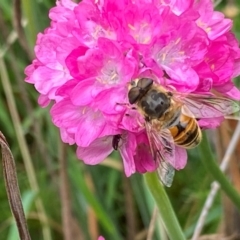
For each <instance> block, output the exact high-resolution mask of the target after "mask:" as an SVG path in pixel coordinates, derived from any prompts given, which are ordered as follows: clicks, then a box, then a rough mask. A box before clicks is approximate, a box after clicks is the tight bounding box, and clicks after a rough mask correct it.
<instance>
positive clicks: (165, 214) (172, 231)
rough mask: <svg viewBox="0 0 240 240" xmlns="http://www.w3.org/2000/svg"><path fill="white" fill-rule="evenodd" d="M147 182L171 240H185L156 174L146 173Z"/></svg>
mask: <svg viewBox="0 0 240 240" xmlns="http://www.w3.org/2000/svg"><path fill="white" fill-rule="evenodd" d="M144 176H145V180H146V182H147V184H148V187H149V189H150V191H151V193H152V195H153V197H154V199H155V201H156V203H157V206H158V209H159V212H160V215H161V217H162V220H163V222H164V225H165V228H166V230H167V232H168V236H169V238H170V239H171V240H176V239H177V240H185V236H184V234H183V232H182V230H181V227H180V225H179V223H178V220H177V218H176V215H175V213H174V211H173V209H172V206H171V203H170V201H169V198H168V196H167V194H166V192H165V190H164V187H163V185H162V184H160V183H159V180H158V178H157V175H156V173H146V174H145V175H144Z"/></svg>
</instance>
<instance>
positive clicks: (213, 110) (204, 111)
mask: <svg viewBox="0 0 240 240" xmlns="http://www.w3.org/2000/svg"><path fill="white" fill-rule="evenodd" d="M173 99H174V100H175V101H176V102H179V101H180V102H182V103H183V104H184V105H185V106H186V107H187V108H186V107H185V108H184V105H183V108H182V111H183V114H185V115H187V116H190V117H194V118H213V117H223V116H227V115H230V114H232V113H234V112H237V111H239V110H240V107H239V105H238V104H237V103H236V102H234V101H233V100H231V99H228V98H222V97H217V96H214V95H204V94H186V95H184V94H180V93H174V96H173Z"/></svg>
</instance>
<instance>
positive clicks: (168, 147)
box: [145, 122, 175, 187]
mask: <svg viewBox="0 0 240 240" xmlns="http://www.w3.org/2000/svg"><path fill="white" fill-rule="evenodd" d="M145 125H146V132H147V135H148V140H149V145H150V149H151V153H152V157H153V159H154V160H155V161H156V164H158V168H157V173H158V177H159V179H160V180H161V182H162V183H163V184H164V185H165V186H167V187H170V186H171V185H172V181H173V177H174V173H175V169H174V167H173V166H174V164H175V144H174V141H173V138H172V135H171V133H170V131H169V130H168V129H162V130H161V131H157V130H156V129H155V128H154V126H153V125H152V124H151V123H150V122H146V123H145Z"/></svg>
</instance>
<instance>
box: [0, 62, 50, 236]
mask: <svg viewBox="0 0 240 240" xmlns="http://www.w3.org/2000/svg"><path fill="white" fill-rule="evenodd" d="M0 74H1V75H0V76H1V79H2V84H3V89H4V92H5V95H6V99H7V102H8V106H9V111H10V114H11V118H12V121H13V126H14V129H15V131H16V137H17V141H18V144H19V148H20V151H21V154H22V157H23V162H24V166H25V168H26V172H27V177H28V181H29V184H30V187H31V189H32V190H33V191H35V192H37V193H38V192H39V186H38V182H37V178H36V173H35V170H34V167H33V164H32V160H31V157H30V153H29V150H28V147H27V143H26V140H25V138H24V133H23V130H22V127H21V122H20V117H19V115H18V111H17V108H16V104H15V101H14V95H13V91H12V88H11V84H10V80H9V77H8V74H7V69H6V65H5V62H4V60H3V58H1V57H0ZM36 208H37V211H38V213H39V214H40V215H42V218H40V219H42V221H41V224H42V228H43V237H44V239H45V240H51V239H52V237H51V231H50V228H49V226H48V224H47V222H48V219H47V215H46V212H45V209H44V206H43V203H42V201H41V199H40V198H38V199H37V200H36Z"/></svg>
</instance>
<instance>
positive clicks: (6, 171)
mask: <svg viewBox="0 0 240 240" xmlns="http://www.w3.org/2000/svg"><path fill="white" fill-rule="evenodd" d="M0 145H1V150H2V163H3V176H4V180H5V185H6V190H7V196H8V201H9V204H10V208H11V211H12V214H13V216H14V218H15V220H16V223H17V228H18V232H19V236H20V239H21V240H30V239H31V237H30V234H29V231H28V227H27V222H26V218H25V215H24V211H23V206H22V201H21V196H20V190H19V187H18V180H17V173H16V167H15V162H14V158H13V155H12V153H11V150H10V148H9V146H8V143H7V141H6V139H5V137H4V135H3V134H2V132H0Z"/></svg>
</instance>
